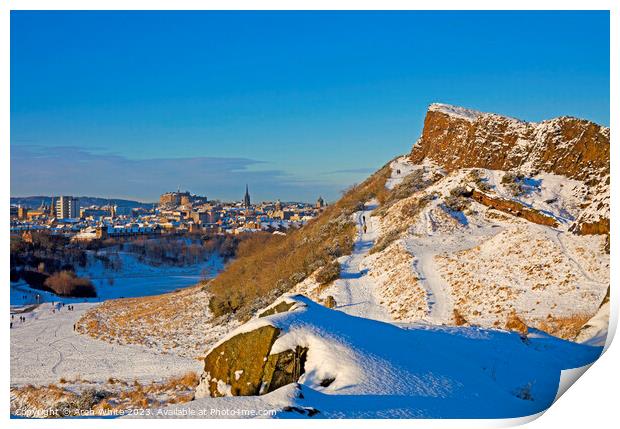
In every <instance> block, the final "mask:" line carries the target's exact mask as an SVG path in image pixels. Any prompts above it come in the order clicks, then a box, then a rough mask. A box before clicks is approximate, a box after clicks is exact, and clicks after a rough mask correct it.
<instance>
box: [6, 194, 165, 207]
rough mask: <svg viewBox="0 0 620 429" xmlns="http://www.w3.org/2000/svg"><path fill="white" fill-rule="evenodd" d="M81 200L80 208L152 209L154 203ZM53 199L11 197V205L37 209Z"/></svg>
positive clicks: (96, 199)
mask: <svg viewBox="0 0 620 429" xmlns="http://www.w3.org/2000/svg"><path fill="white" fill-rule="evenodd" d="M76 198H77V199H78V200H79V202H78V203H79V205H80V207H88V206H92V205H96V206H101V205H106V204H109V203H110V202H111V203H112V204H115V205H117V206H118V207H130V208H151V207H153V203H142V202H140V201H134V200H123V199H119V198H110V199H108V198H99V197H76ZM51 201H52V197H48V196H44V195H37V196H31V197H11V204H14V205H21V206H24V207H28V208H37V207H39V206H40V205H41V203H42V202H43V203H45V204H50V203H51Z"/></svg>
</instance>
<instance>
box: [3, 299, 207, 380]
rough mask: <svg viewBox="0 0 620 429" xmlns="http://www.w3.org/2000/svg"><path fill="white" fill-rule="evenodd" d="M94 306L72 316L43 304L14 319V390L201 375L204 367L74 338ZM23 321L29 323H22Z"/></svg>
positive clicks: (137, 348)
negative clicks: (73, 381)
mask: <svg viewBox="0 0 620 429" xmlns="http://www.w3.org/2000/svg"><path fill="white" fill-rule="evenodd" d="M93 305H95V304H74V306H75V310H73V311H69V310H68V309H67V306H65V307H64V308H61V305H59V304H58V303H56V304H54V305H52V304H51V303H45V304H41V305H40V306H38V307H37V308H35V309H34V310H32V311H30V312H26V313H23V314H22V313H20V314H14V316H13V319H12V322H13V327H12V328H11V385H12V386H16V385H25V384H33V385H42V384H49V383H58V381H59V379H60V378H65V379H67V380H71V379H74V378H77V377H80V378H82V379H84V380H88V381H94V382H98V381H105V380H107V379H108V378H109V377H111V376H113V377H115V378H119V379H124V380H133V379H138V380H150V381H152V380H158V379H163V378H167V377H170V376H176V375H182V374H184V373H186V372H188V371H200V369H201V366H202V365H201V363H200V362H198V361H196V360H193V359H189V358H184V357H179V356H175V355H170V354H155V353H153V352H151V351H149V350H148V349H146V348H145V347H141V346H136V345H115V344H109V343H106V342H104V341H100V340H95V339H93V338H90V337H89V336H87V335H80V334H78V333H76V332H75V331H74V330H73V325H74V324H75V323H76V322H77V320H78V319H79V318H80V317H81V316H82V314H83V313H84V312H85V311H86V310H88V309H89V308H92V306H93ZM59 308H60V310H59ZM52 310H54V311H52ZM19 316H24V317H25V318H26V321H25V322H20V321H19Z"/></svg>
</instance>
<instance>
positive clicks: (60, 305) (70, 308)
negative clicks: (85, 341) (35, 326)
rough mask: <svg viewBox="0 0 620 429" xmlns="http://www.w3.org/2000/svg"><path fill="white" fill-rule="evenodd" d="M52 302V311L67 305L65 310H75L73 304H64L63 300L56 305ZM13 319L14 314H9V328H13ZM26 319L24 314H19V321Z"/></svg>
mask: <svg viewBox="0 0 620 429" xmlns="http://www.w3.org/2000/svg"><path fill="white" fill-rule="evenodd" d="M51 304H52V313H54V314H55V313H56V310H58V311H59V312H60V310H61V309H63V308H65V307H67V311H73V310H75V306H74V305H73V304H69V305H66V304H65V303H64V302H61V303H59V304H58V305H55V304H54V301H52V302H51ZM14 320H15V315H14V314H11V325H10V327H11V329H13V321H14ZM25 321H26V317H24V316H19V322H20V323H24V322H25Z"/></svg>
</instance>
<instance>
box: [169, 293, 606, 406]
mask: <svg viewBox="0 0 620 429" xmlns="http://www.w3.org/2000/svg"><path fill="white" fill-rule="evenodd" d="M285 300H287V301H288V302H295V306H294V307H293V308H292V309H291V310H290V311H288V312H285V313H280V314H276V315H273V316H269V317H267V318H257V319H254V320H252V321H250V322H248V323H247V324H245V325H243V326H241V327H240V328H239V329H238V330H236V331H233V332H232V333H231V334H230V335H229V336H228V337H227V338H230V337H232V336H234V335H236V334H238V333H241V332H248V331H250V330H253V329H256V328H258V327H260V326H264V325H265V324H271V325H272V326H276V327H278V328H279V329H280V330H281V331H282V333H281V334H280V336H279V338H278V339H277V340H276V342H275V343H274V345H273V347H272V350H271V353H272V354H274V353H279V352H281V351H284V350H287V349H291V348H294V347H295V346H298V345H299V346H303V347H307V348H308V350H309V351H308V355H307V360H306V362H305V372H304V374H303V375H302V377H301V378H300V380H299V383H300V384H301V385H302V387H301V393H302V396H303V398H301V397H299V395H298V393H296V392H295V389H294V386H293V385H289V386H285V387H283V388H282V389H279V390H276V391H274V392H272V393H270V394H267V395H265V396H261V397H227V398H200V399H197V400H195V401H193V402H190V403H189V404H184V405H181V406H173V407H172V408H168V410H169V411H170V410H174V409H176V410H182V409H188V408H193V409H195V410H197V409H200V408H206V409H211V408H213V409H219V410H230V409H239V408H246V407H249V408H250V409H273V408H276V409H278V410H279V412H278V413H277V417H288V416H291V417H299V416H300V414H298V413H296V412H294V411H293V412H292V413H291V412H287V411H286V410H285V407H298V408H301V409H303V408H305V409H306V410H308V409H315V410H317V411H319V413H318V414H315V416H318V417H444V418H446V417H448V418H449V417H497V418H499V417H503V418H508V417H517V416H525V415H530V414H534V413H537V412H539V411H541V410H543V409H545V408H546V407H548V406H549V405H550V404H551V402H552V401H553V399H554V398H555V395H556V391H557V388H558V382H559V377H560V371H561V370H562V369H566V368H574V367H579V366H583V365H585V364H587V363H589V362H592V361H593V360H595V359H596V358H597V357H598V355H599V354H600V352H601V350H602V349H601V348H600V347H590V346H584V345H579V344H575V343H571V342H568V341H563V340H560V339H557V338H554V337H550V336H547V335H545V334H543V333H536V334H533V335H532V336H531V338H529V339H528V340H523V339H522V338H520V337H519V335H517V334H514V333H507V332H502V331H493V330H484V329H480V328H439V327H431V326H422V325H420V326H416V327H412V328H411V329H403V328H399V327H397V326H394V325H393V324H389V323H383V322H379V321H375V320H370V319H366V318H360V317H354V316H350V315H348V314H345V313H343V312H341V311H336V310H329V309H327V308H325V307H322V306H320V305H318V304H316V303H314V302H313V301H311V300H309V299H308V298H305V297H302V296H292V297H286V298H285ZM225 340H226V339H224V340H222V341H225ZM326 378H333V379H334V381H333V382H332V383H331V384H330V385H328V386H327V387H323V386H321V381H322V380H324V379H326ZM206 417H209V416H206Z"/></svg>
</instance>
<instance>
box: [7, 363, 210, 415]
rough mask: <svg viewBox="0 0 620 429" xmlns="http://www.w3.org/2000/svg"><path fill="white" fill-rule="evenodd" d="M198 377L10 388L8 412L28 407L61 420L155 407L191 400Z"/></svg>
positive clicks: (194, 374)
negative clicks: (92, 414)
mask: <svg viewBox="0 0 620 429" xmlns="http://www.w3.org/2000/svg"><path fill="white" fill-rule="evenodd" d="M198 382H199V378H198V375H197V374H196V373H195V372H188V373H186V374H184V375H181V376H178V377H172V378H169V379H166V380H163V381H155V382H150V383H147V384H142V383H140V382H139V381H137V380H134V381H133V382H129V381H124V380H118V379H115V378H112V377H111V378H110V379H109V380H108V382H107V383H104V384H93V383H88V384H87V385H85V384H83V383H79V382H74V383H77V384H73V383H71V382H68V381H67V382H66V383H65V384H63V386H62V387H59V386H58V385H55V384H50V385H48V386H38V387H35V386H32V385H27V386H24V387H17V388H11V410H16V409H18V408H29V409H38V410H56V411H57V413H56V414H54V413H52V414H51V415H48V416H46V415H39V417H63V416H64V415H63V412H67V411H68V412H69V414H68V415H78V413H79V412H82V413H83V412H85V411H92V412H93V413H94V415H99V416H102V415H109V414H110V411H112V410H116V411H119V410H130V409H135V408H155V407H163V406H166V405H168V404H178V403H183V402H188V401H191V400H192V399H193V398H194V391H195V390H196V386H197V385H198Z"/></svg>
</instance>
